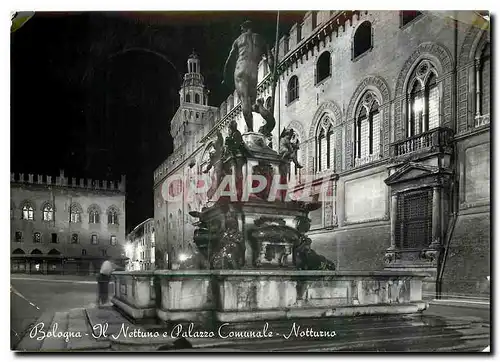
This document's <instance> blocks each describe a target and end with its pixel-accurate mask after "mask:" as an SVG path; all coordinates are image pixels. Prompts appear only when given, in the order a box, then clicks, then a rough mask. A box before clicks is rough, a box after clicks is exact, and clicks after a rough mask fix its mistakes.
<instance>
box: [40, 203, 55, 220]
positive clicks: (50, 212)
mask: <svg viewBox="0 0 500 362" xmlns="http://www.w3.org/2000/svg"><path fill="white" fill-rule="evenodd" d="M42 213H43V221H52V220H54V209H53V208H52V205H50V204H45V206H44V207H43V211H42Z"/></svg>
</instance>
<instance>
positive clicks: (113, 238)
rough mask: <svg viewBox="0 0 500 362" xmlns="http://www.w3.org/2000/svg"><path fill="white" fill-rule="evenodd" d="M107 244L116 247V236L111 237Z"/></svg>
mask: <svg viewBox="0 0 500 362" xmlns="http://www.w3.org/2000/svg"><path fill="white" fill-rule="evenodd" d="M109 243H110V244H111V245H116V236H114V235H111V239H110V240H109Z"/></svg>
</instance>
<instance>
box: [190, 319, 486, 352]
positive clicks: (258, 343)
mask: <svg viewBox="0 0 500 362" xmlns="http://www.w3.org/2000/svg"><path fill="white" fill-rule="evenodd" d="M358 327H359V326H358ZM358 327H357V328H353V329H348V328H347V329H345V328H344V329H338V328H335V332H336V334H337V335H336V336H335V337H334V338H300V337H298V338H297V337H294V336H292V337H291V338H290V339H288V340H286V339H284V338H282V334H281V333H280V334H281V336H280V337H276V338H268V339H259V340H255V339H254V340H248V339H247V340H239V341H233V342H230V341H224V340H216V339H214V340H211V341H198V340H194V339H192V340H191V341H192V342H193V345H195V347H196V348H202V347H203V348H208V347H215V346H218V347H222V346H229V345H230V347H231V348H236V349H238V348H241V349H245V350H247V349H252V350H254V349H259V350H260V349H264V350H269V349H271V350H273V348H272V345H276V346H277V347H276V348H277V349H279V350H281V349H283V348H290V349H291V350H295V349H296V350H300V351H302V350H303V349H308V348H320V347H321V346H324V345H327V346H328V348H332V349H333V350H336V349H343V348H347V349H349V345H350V344H352V343H357V344H354V347H353V348H354V349H356V350H357V349H360V348H367V349H363V350H373V348H379V349H380V348H382V347H380V346H379V345H378V344H376V343H375V345H373V343H374V342H373V341H380V343H382V345H383V348H386V345H387V346H389V348H393V349H397V348H399V349H403V350H406V349H408V348H409V347H410V346H412V345H413V344H415V343H416V344H417V345H421V344H422V342H419V341H421V340H422V338H423V339H425V338H431V337H432V336H435V338H438V339H439V340H440V341H441V342H443V341H444V340H443V338H447V339H446V341H445V342H446V343H447V346H451V345H457V343H462V342H460V341H461V339H464V338H475V336H476V335H479V336H481V338H483V337H484V336H489V328H481V327H480V328H479V329H478V328H477V326H476V324H471V323H470V322H465V323H464V322H459V321H451V322H450V323H447V324H446V323H441V324H434V325H423V324H405V323H403V324H399V325H398V324H397V323H394V321H393V322H392V323H387V324H386V325H385V326H384V325H378V326H374V325H366V326H365V328H358ZM314 329H315V330H321V329H320V328H318V327H317V326H315V327H314ZM273 331H274V332H277V330H276V329H273ZM287 334H289V332H288V333H287ZM402 338H406V339H407V342H408V343H406V344H405V343H401V342H400V340H401V339H402ZM370 341H372V342H370ZM391 341H394V346H392V345H391ZM370 343H371V344H370ZM380 343H379V344H380ZM487 344H488V343H486V345H487ZM445 345H446V344H441V345H440V347H443V346H445ZM286 346H290V347H286Z"/></svg>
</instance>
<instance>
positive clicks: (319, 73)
mask: <svg viewBox="0 0 500 362" xmlns="http://www.w3.org/2000/svg"><path fill="white" fill-rule="evenodd" d="M330 59H331V57H330V52H323V54H321V55H320V57H319V58H318V62H317V63H316V84H317V83H319V82H321V81H322V80H324V79H326V78H328V77H329V76H330V75H332V73H331V67H330Z"/></svg>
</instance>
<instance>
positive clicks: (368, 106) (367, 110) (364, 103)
mask: <svg viewBox="0 0 500 362" xmlns="http://www.w3.org/2000/svg"><path fill="white" fill-rule="evenodd" d="M381 104H382V102H381V100H380V98H379V96H378V95H377V94H376V92H374V91H373V90H371V89H367V90H365V91H364V92H363V95H362V96H361V97H360V99H359V100H358V102H357V104H356V107H355V116H354V128H353V130H354V131H353V135H354V137H353V140H354V142H353V158H354V166H359V165H362V164H367V163H371V162H374V161H377V160H379V159H381V158H382V151H383V150H382V148H383V147H382V133H381V123H382V112H381V108H382V107H381ZM374 115H378V117H379V127H378V130H376V129H374V125H373V117H374ZM363 116H364V118H361V117H363ZM366 122H367V123H368V133H369V135H368V142H369V144H368V154H367V155H365V156H363V157H361V150H362V148H363V140H362V139H361V136H362V129H363V125H364V124H365V123H366ZM377 131H378V133H379V137H378V140H379V145H378V151H375V144H374V139H375V137H374V136H375V132H377Z"/></svg>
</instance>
